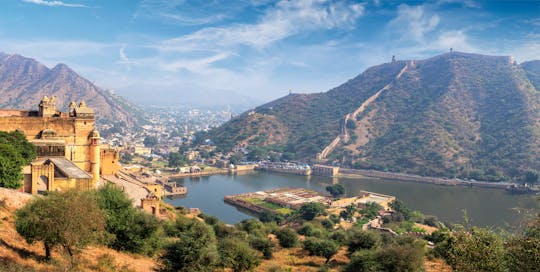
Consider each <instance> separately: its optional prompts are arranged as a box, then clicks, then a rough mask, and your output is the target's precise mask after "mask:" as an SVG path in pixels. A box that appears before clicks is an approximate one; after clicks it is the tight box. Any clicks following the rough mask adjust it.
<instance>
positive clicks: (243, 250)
mask: <svg viewBox="0 0 540 272" xmlns="http://www.w3.org/2000/svg"><path fill="white" fill-rule="evenodd" d="M218 252H219V255H220V260H221V265H222V266H223V267H227V268H232V270H233V271H250V270H252V269H253V268H255V267H257V266H258V265H259V263H260V262H261V259H260V257H259V256H258V255H257V252H256V251H254V250H253V249H251V248H250V247H249V245H248V244H247V243H246V242H244V241H241V240H239V239H231V238H226V239H223V240H221V241H220V242H219V247H218Z"/></svg>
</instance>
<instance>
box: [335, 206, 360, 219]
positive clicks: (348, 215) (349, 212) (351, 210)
mask: <svg viewBox="0 0 540 272" xmlns="http://www.w3.org/2000/svg"><path fill="white" fill-rule="evenodd" d="M355 213H356V206H355V205H354V204H351V205H348V206H347V207H345V209H344V210H343V211H341V212H340V213H339V216H340V217H341V218H343V219H345V220H350V219H352V218H353V216H354V214H355Z"/></svg>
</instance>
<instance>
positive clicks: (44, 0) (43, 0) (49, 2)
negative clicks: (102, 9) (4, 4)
mask: <svg viewBox="0 0 540 272" xmlns="http://www.w3.org/2000/svg"><path fill="white" fill-rule="evenodd" d="M22 1H23V2H26V3H32V4H37V5H43V6H49V7H70V8H87V7H88V6H87V5H83V4H69V3H65V2H63V1H53V0H22Z"/></svg>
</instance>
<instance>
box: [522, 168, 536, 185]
mask: <svg viewBox="0 0 540 272" xmlns="http://www.w3.org/2000/svg"><path fill="white" fill-rule="evenodd" d="M539 179H540V174H539V173H538V171H535V170H529V171H527V172H526V173H525V179H524V181H525V183H528V184H535V183H538V180H539Z"/></svg>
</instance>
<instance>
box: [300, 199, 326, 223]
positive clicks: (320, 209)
mask: <svg viewBox="0 0 540 272" xmlns="http://www.w3.org/2000/svg"><path fill="white" fill-rule="evenodd" d="M325 212H326V208H325V207H324V205H323V204H321V203H316V202H309V203H306V204H304V205H302V207H300V210H299V213H300V216H302V218H303V219H304V220H307V221H311V220H313V219H314V218H315V217H317V216H319V215H321V214H324V213H325Z"/></svg>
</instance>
